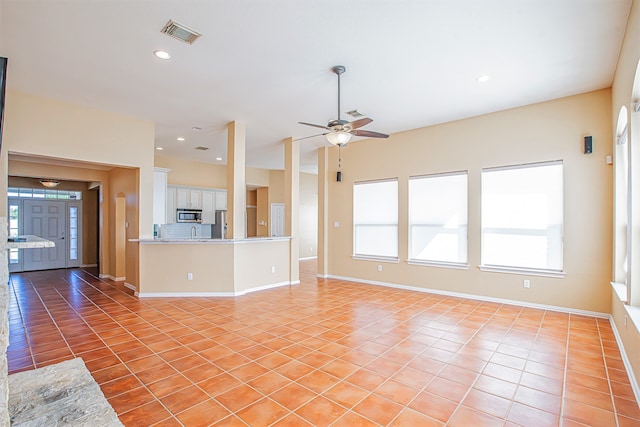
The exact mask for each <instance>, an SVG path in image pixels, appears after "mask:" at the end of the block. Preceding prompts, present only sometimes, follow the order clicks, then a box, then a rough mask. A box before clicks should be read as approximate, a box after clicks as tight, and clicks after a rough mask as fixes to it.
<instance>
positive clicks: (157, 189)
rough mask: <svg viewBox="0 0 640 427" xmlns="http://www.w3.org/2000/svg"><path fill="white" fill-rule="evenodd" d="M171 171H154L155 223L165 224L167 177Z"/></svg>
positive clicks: (157, 169) (161, 169)
mask: <svg viewBox="0 0 640 427" xmlns="http://www.w3.org/2000/svg"><path fill="white" fill-rule="evenodd" d="M170 170H171V169H164V168H154V169H153V223H154V224H165V223H166V221H167V219H166V212H167V211H166V209H165V206H166V204H167V203H166V198H167V177H168V175H169V171H170Z"/></svg>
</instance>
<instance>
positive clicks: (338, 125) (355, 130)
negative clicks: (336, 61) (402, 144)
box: [298, 65, 389, 147]
mask: <svg viewBox="0 0 640 427" xmlns="http://www.w3.org/2000/svg"><path fill="white" fill-rule="evenodd" d="M331 71H332V72H333V73H334V74H335V75H337V76H338V118H337V119H335V120H331V121H329V123H328V124H327V125H326V126H323V125H316V124H313V123H306V122H298V123H300V124H301V125H305V126H313V127H316V128H320V129H326V130H328V132H325V133H322V134H321V135H324V136H325V137H326V138H327V141H329V143H330V144H333V145H337V146H338V147H344V146H345V145H347V143H348V142H349V140H351V136H352V135H353V136H364V137H367V138H388V137H389V135H387V134H384V133H380V132H373V131H370V130H361V129H360V128H361V127H362V126H365V125H367V124H369V123H371V122H372V121H373V120H372V119H370V118H368V117H365V118H362V119H358V120H354V121H352V122H348V121H346V120H342V119H340V75H341V74H342V73H344V72H345V71H346V68H345V67H344V66H343V65H336V66H334V67H332V68H331ZM315 136H318V135H315ZM302 139H304V138H302Z"/></svg>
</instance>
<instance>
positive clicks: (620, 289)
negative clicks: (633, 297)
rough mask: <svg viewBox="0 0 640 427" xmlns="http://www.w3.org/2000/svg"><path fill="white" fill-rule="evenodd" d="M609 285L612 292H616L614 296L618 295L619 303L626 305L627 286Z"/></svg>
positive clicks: (612, 283) (619, 284)
mask: <svg viewBox="0 0 640 427" xmlns="http://www.w3.org/2000/svg"><path fill="white" fill-rule="evenodd" d="M610 283H611V287H612V288H613V290H614V291H616V294H617V295H618V298H619V299H620V302H623V303H625V304H626V302H627V285H625V284H624V283H617V282H610Z"/></svg>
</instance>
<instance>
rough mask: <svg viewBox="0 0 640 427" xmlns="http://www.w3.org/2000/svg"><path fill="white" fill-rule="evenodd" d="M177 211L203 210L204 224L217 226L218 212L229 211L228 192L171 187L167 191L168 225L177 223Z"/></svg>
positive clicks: (166, 210) (212, 189) (215, 189)
mask: <svg viewBox="0 0 640 427" xmlns="http://www.w3.org/2000/svg"><path fill="white" fill-rule="evenodd" d="M176 209H202V222H203V223H204V224H215V221H216V211H224V210H227V191H226V190H220V189H217V188H197V187H181V186H177V185H170V186H168V187H167V191H166V209H165V212H166V214H165V215H166V224H173V223H175V222H176Z"/></svg>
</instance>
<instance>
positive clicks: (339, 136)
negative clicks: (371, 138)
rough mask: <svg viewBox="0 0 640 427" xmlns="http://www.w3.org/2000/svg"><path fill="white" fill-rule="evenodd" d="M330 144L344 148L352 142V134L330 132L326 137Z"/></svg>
mask: <svg viewBox="0 0 640 427" xmlns="http://www.w3.org/2000/svg"><path fill="white" fill-rule="evenodd" d="M325 137H326V138H327V141H329V144H332V145H337V146H340V147H342V146H343V145H346V144H347V142H349V141H350V140H351V134H350V133H349V132H344V131H338V132H329V133H328V134H326V135H325Z"/></svg>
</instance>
